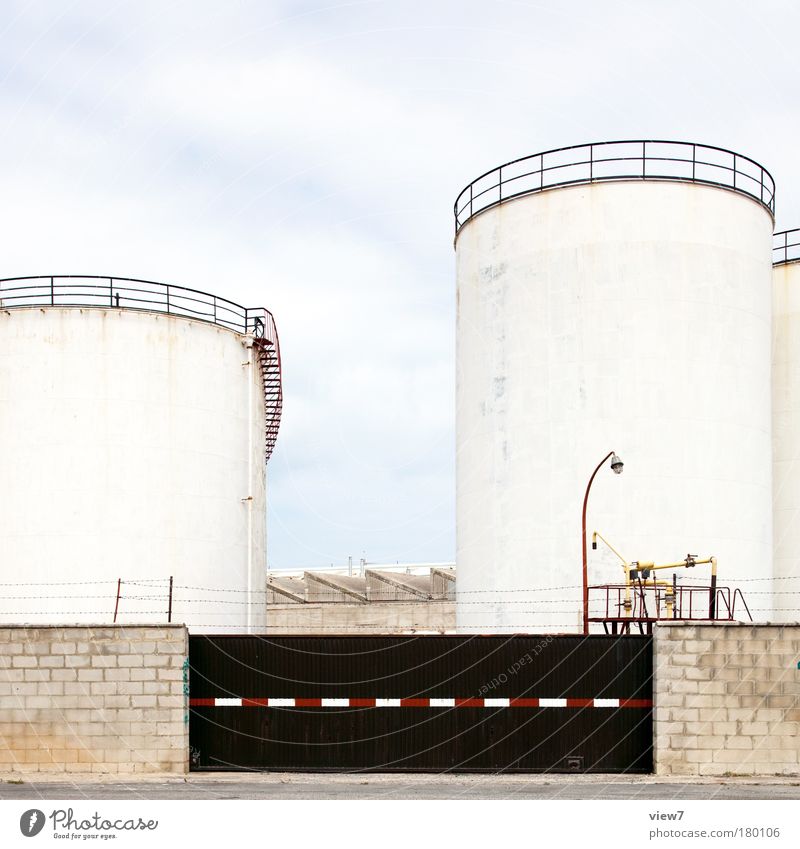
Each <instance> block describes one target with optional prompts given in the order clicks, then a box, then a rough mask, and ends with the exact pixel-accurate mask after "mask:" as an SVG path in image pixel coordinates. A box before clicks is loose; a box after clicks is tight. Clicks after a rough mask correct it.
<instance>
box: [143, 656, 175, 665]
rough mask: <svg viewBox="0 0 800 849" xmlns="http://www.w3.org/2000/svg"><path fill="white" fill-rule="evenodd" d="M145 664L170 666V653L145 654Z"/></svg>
mask: <svg viewBox="0 0 800 849" xmlns="http://www.w3.org/2000/svg"><path fill="white" fill-rule="evenodd" d="M143 661H144V665H145V666H154V667H157V666H169V655H166V654H154V655H145V656H144V657H143Z"/></svg>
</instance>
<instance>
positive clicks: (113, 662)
mask: <svg viewBox="0 0 800 849" xmlns="http://www.w3.org/2000/svg"><path fill="white" fill-rule="evenodd" d="M91 660H92V664H91V665H92V666H94V667H95V668H99V669H115V668H116V666H117V656H116V655H105V654H96V655H93V656H92V659H91Z"/></svg>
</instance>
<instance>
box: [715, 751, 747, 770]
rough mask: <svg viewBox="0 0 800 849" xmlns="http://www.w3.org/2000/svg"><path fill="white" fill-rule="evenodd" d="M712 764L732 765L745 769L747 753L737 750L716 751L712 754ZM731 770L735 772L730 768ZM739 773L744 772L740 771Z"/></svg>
mask: <svg viewBox="0 0 800 849" xmlns="http://www.w3.org/2000/svg"><path fill="white" fill-rule="evenodd" d="M712 758H713V762H714V763H717V764H734V765H738V766H742V767H745V768H746V764H747V758H748V753H747V752H745V751H741V750H737V749H717V750H716V751H715V752H713V753H712ZM731 770H732V771H734V772H736V771H737V770H735V769H733V767H731ZM741 771H744V769H743V770H741Z"/></svg>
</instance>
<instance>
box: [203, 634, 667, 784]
mask: <svg viewBox="0 0 800 849" xmlns="http://www.w3.org/2000/svg"><path fill="white" fill-rule="evenodd" d="M651 640H652V638H651V637H647V636H627V637H611V636H590V637H581V636H536V635H526V636H511V635H509V636H491V637H482V636H441V637H440V636H392V637H389V636H372V637H367V636H353V637H350V636H340V637H308V636H306V637H254V636H192V637H190V643H189V646H190V648H189V659H190V709H191V714H190V717H191V718H190V728H189V738H190V745H191V763H192V768H193V769H199V770H214V769H216V770H313V771H326V770H327V771H341V772H349V771H371V772H389V771H428V772H445V771H448V772H453V771H455V772H499V771H505V772H547V771H557V772H615V773H620V772H650V771H651V769H652V671H653V667H652V642H651Z"/></svg>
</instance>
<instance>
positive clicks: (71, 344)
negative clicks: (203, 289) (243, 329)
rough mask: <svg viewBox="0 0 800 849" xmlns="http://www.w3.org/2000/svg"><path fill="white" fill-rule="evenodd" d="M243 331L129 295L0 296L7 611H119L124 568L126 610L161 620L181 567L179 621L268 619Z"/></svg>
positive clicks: (259, 432)
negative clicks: (49, 303) (122, 298)
mask: <svg viewBox="0 0 800 849" xmlns="http://www.w3.org/2000/svg"><path fill="white" fill-rule="evenodd" d="M248 338H249V337H247V336H245V335H243V334H240V333H236V332H234V331H232V330H228V329H225V328H221V327H218V326H216V325H214V324H210V323H206V322H201V321H192V320H189V319H185V318H179V317H175V316H169V315H163V314H156V313H150V312H136V311H131V310H125V309H96V308H88V309H77V308H66V309H65V308H58V307H47V308H38V307H37V308H26V309H13V310H0V446H1V447H2V462H1V463H0V493H2V510H0V563H1V564H2V578H0V581H1V582H2V583H3V584H4V586H3V587H0V597H2V601H1V602H0V604H2V607H1V608H0V621H4V622H23V621H24V622H45V621H46V622H59V621H62V622H87V621H93V622H97V621H103V622H105V621H109V620H110V617H111V615H112V614H113V611H114V605H115V597H116V590H117V586H116V581H117V579H118V578H122V581H123V584H122V598H121V601H120V604H119V616H118V621H119V622H122V623H124V622H133V621H135V622H154V621H155V622H163V621H166V613H167V599H168V593H167V583H168V579H169V576H170V575H172V576H174V582H175V590H174V601H173V613H172V621H173V622H186V623H187V624H189V625H190V626H191V627H192V630H195V631H200V630H212V631H213V630H216V629H232V628H235V629H245V628H246V627H247V626H248V624H250V625H251V626H252V627H254V628H259V627H261V626H263V624H264V622H263V620H264V613H263V611H264V606H265V592H266V577H265V569H266V556H265V545H266V521H265V513H266V506H265V502H266V486H265V459H264V398H263V392H262V386H261V379H260V375H259V367H258V364H257V361H256V362H254V363H253V365H246V364H245V363H247V361H248V359H249V350H248V348H247V343H248ZM248 459H250V461H251V462H248ZM248 496H252V498H253V501H252V502H251V503H249V502H247V501H246V500H244V501H243V499H247V497H248ZM250 505H251V506H250ZM249 509H252V510H253V516H254V517H255V518H254V521H253V522H252V539H251V538H249V536H248V520H247V519H248V510H249ZM248 549H250V551H248ZM248 564H250V566H249V571H248ZM137 581H138V582H139V583H134V582H137ZM23 583H24V584H25V586H21V585H20V584H23ZM11 585H13V586H11ZM189 588H191V589H189ZM248 589H249V590H251V591H252V595H251V594H249V593H248ZM137 597H138V598H137ZM248 602H249V604H248ZM248 607H249V611H250V621H249V623H248ZM223 632H224V631H223Z"/></svg>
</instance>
